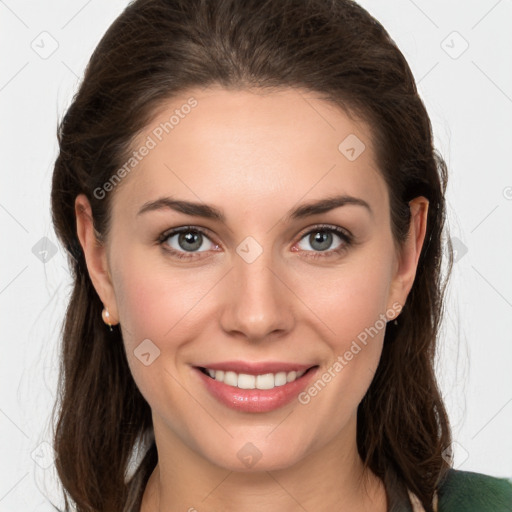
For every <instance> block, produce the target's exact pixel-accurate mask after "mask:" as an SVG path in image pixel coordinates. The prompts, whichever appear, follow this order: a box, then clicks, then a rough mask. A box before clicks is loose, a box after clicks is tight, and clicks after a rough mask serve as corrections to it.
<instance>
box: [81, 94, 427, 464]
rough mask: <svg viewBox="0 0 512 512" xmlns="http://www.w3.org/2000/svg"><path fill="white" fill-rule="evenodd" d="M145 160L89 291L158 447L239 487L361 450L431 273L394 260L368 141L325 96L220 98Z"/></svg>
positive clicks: (117, 201) (136, 166)
mask: <svg viewBox="0 0 512 512" xmlns="http://www.w3.org/2000/svg"><path fill="white" fill-rule="evenodd" d="M191 98H193V99H191ZM185 105H189V107H185ZM173 115H174V118H172V117H171V116H173ZM165 123H167V124H165ZM143 146H145V147H146V148H148V149H147V150H141V149H140V148H142V147H143ZM133 149H134V151H137V152H138V156H136V157H134V158H136V159H137V162H136V163H135V161H132V162H131V164H132V165H133V167H130V164H128V166H127V167H126V168H125V170H126V169H130V170H129V171H127V172H126V173H121V174H125V176H124V177H122V181H121V183H120V184H118V185H116V186H113V188H115V190H113V191H110V192H109V193H113V194H114V197H113V202H112V223H111V230H110V232H109V236H108V240H107V243H106V245H105V262H106V263H105V264H106V265H107V268H108V278H105V279H103V278H102V277H98V276H92V277H93V279H94V283H95V286H96V288H97V290H98V293H99V294H100V296H101V298H102V300H103V302H104V303H105V304H106V305H108V307H109V310H110V313H111V316H112V318H114V319H115V320H118V321H119V323H120V328H121V331H122V335H123V339H124V343H125V348H126V354H127V358H128V362H129V365H130V369H131V372H132V374H133V377H134V379H135V382H136V384H137V385H138V387H139V389H140V391H141V393H142V394H143V396H144V397H145V399H146V400H147V402H148V403H149V405H150V406H151V409H152V412H153V420H154V424H155V430H156V429H157V428H158V430H159V432H165V437H166V439H167V442H168V443H169V446H176V447H177V446H180V447H181V448H182V449H185V450H188V451H189V453H193V454H194V456H197V457H199V458H201V459H203V460H207V461H210V462H212V463H213V464H216V465H218V466H221V467H224V468H228V469H232V470H238V471H240V470H251V467H252V464H253V462H251V461H254V460H256V459H259V460H257V464H256V465H255V467H256V468H257V469H258V470H261V469H266V470H271V469H279V468H285V467H289V466H291V465H293V464H295V463H297V462H298V461H300V460H302V459H304V458H305V457H307V456H308V455H311V454H312V453H314V452H316V451H318V450H320V449H322V447H325V446H326V445H328V444H329V443H332V442H333V441H335V440H336V439H342V438H349V437H352V438H353V437H354V436H353V433H354V431H355V430H354V429H355V417H356V416H355V415H356V411H357V406H358V404H359V402H360V401H361V399H362V398H363V396H364V394H365V393H366V391H367V389H368V387H369V385H370V383H371V381H372V378H373V375H374V372H375V370H376V368H377V366H378V363H379V358H380V355H381V351H382V343H383V338H384V332H385V322H386V320H387V319H388V318H392V317H393V316H396V315H397V314H398V312H399V309H400V305H401V304H403V303H404V302H405V299H406V296H407V293H408V290H409V287H410V284H411V282H412V281H411V279H412V278H413V277H414V270H411V268H413V267H414V262H415V261H417V259H416V257H417V255H415V254H412V253H411V254H412V256H411V257H410V258H409V260H410V261H412V264H410V265H407V264H406V263H403V261H405V260H402V259H401V258H400V257H399V254H398V253H397V250H396V248H395V244H394V242H393V238H392V234H391V225H390V212H389V198H388V191H387V188H386V184H385V182H384V179H383V177H382V176H381V174H380V172H379V170H378V168H377V165H376V162H375V159H374V151H373V148H372V141H371V133H370V130H369V128H368V127H367V126H365V124H364V123H362V122H356V121H354V120H352V119H351V118H349V117H348V116H347V115H346V114H345V113H344V112H343V111H342V110H340V109H339V108H336V107H335V106H333V105H331V104H329V103H327V102H325V101H323V100H320V99H316V98H315V97H314V95H312V94H311V93H309V94H308V93H306V92H302V93H299V92H298V91H296V90H288V89H287V90H281V91H279V92H277V91H274V92H272V93H262V92H261V91H260V92H250V91H226V90H223V89H221V88H216V87H211V88H208V89H203V90H198V89H197V90H191V91H190V92H189V93H187V94H184V95H183V96H182V97H179V98H174V99H173V100H172V101H169V102H168V103H167V104H166V105H164V106H163V108H162V109H161V110H160V111H159V112H158V114H157V115H156V117H155V118H154V119H153V121H152V122H151V123H150V125H149V126H148V127H147V128H146V129H145V130H144V132H143V133H141V134H139V136H138V137H137V140H136V141H135V142H134V144H133ZM327 199H332V200H333V201H332V202H331V203H330V204H327V205H326V203H325V201H326V200H327ZM173 201H174V202H173ZM185 202H192V203H195V205H196V206H191V205H186V204H185ZM322 202H324V203H322ZM306 205H308V206H312V207H311V208H309V209H308V208H305V206H306ZM314 205H316V206H317V207H313V206H314ZM322 205H323V208H321V206H322ZM207 206H208V207H209V208H207ZM212 211H215V212H216V213H217V214H218V216H213V215H206V214H207V213H210V214H211V213H212ZM413 252H414V251H413ZM91 266H92V264H91ZM409 274H411V275H409ZM102 279H103V280H102ZM208 369H209V370H210V372H208ZM297 372H298V373H297ZM208 373H210V374H211V375H212V376H213V378H212V376H210V375H209V374H208ZM251 388H252V389H251Z"/></svg>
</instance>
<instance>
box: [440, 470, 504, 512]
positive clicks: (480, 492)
mask: <svg viewBox="0 0 512 512" xmlns="http://www.w3.org/2000/svg"><path fill="white" fill-rule="evenodd" d="M438 498H439V508H438V510H439V512H451V511H456V512H458V511H464V512H486V511H492V512H512V480H510V479H507V478H496V477H493V476H489V475H484V474H482V473H473V472H471V471H460V470H455V469H450V470H449V471H448V473H447V474H446V476H445V478H444V479H443V480H442V481H441V483H440V484H439V486H438Z"/></svg>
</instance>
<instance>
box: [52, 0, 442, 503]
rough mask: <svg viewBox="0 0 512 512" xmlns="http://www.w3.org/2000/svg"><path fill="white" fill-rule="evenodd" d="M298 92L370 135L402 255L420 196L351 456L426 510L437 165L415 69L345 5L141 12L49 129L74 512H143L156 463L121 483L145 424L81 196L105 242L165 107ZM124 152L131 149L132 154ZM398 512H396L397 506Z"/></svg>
mask: <svg viewBox="0 0 512 512" xmlns="http://www.w3.org/2000/svg"><path fill="white" fill-rule="evenodd" d="M210 85H221V86H223V87H225V88H226V89H243V88H254V87H257V88H290V87H293V88H300V89H301V90H309V91H313V92H314V93H315V94H316V95H319V96H321V97H322V98H324V99H326V100H327V101H330V102H332V103H333V104H335V105H338V106H340V107H341V108H343V109H344V111H345V112H347V113H349V114H350V115H352V114H353V115H356V116H358V117H359V118H361V119H363V120H365V121H366V122H367V124H368V125H369V126H370V127H371V130H372V138H373V146H374V149H375V152H376V158H377V164H378V166H379V169H380V171H381V172H382V175H383V176H384V178H385V180H386V183H387V185H388V190H389V195H390V207H391V211H390V214H391V220H392V229H393V236H394V239H395V242H396V243H397V244H398V245H399V244H401V243H403V242H404V240H405V238H406V235H407V231H408V227H409V222H410V212H409V208H408V201H410V200H411V199H413V198H414V197H417V196H419V195H423V196H424V197H426V198H427V199H428V200H429V202H430V206H429V209H428V219H427V232H426V238H425V243H424V245H423V248H422V252H421V255H420V260H419V264H418V269H417V274H416V278H415V281H414V284H413V287H412V290H411V292H410V294H409V297H408V299H407V302H406V304H405V306H404V308H403V310H402V312H401V315H400V317H399V319H398V324H397V325H395V324H394V323H393V322H390V323H389V324H388V328H387V329H386V334H385V339H384V348H383V353H382V357H381V361H380V365H379V367H378V369H377V372H376V374H375V376H374V379H373V382H372V383H371V385H370V387H369V389H368V392H367V393H366V395H365V397H364V398H363V400H362V402H361V403H360V405H359V408H358V424H357V425H358V430H357V444H358V449H359V453H360V455H361V457H362V459H363V461H364V463H365V465H366V466H367V467H369V468H371V470H372V471H373V472H374V473H375V474H377V475H378V476H379V477H380V478H382V479H383V481H384V483H385V485H386V490H387V493H388V498H389V503H390V505H391V506H390V509H391V510H395V509H397V510H398V508H397V507H403V504H404V503H408V500H407V497H406V496H407V495H406V489H410V490H411V491H413V492H414V493H415V494H416V495H417V496H418V497H419V499H420V500H421V502H422V504H423V506H424V507H425V509H426V510H427V512H428V511H431V510H432V505H431V503H432V498H433V494H434V491H435V489H436V486H438V484H439V482H440V481H441V480H442V478H443V476H444V475H445V474H446V472H447V470H448V468H449V464H448V462H446V461H445V460H444V457H443V451H444V450H446V449H448V448H449V447H450V444H451V435H450V428H449V422H448V418H447V414H446V411H445V407H444V404H443V401H442V398H441V395H440V391H439V388H438V385H437V382H436V377H435V374H434V357H435V354H436V341H437V337H438V329H439V324H440V320H441V315H442V310H443V297H444V290H445V286H446V279H447V277H446V276H448V275H449V270H450V269H451V263H452V256H451V247H450V245H449V242H448V241H447V242H446V245H447V248H448V250H447V251H446V252H445V255H447V257H448V264H447V265H446V269H447V271H446V273H444V272H442V271H441V264H442V258H443V246H444V245H445V242H443V227H444V221H445V200H444V193H445V189H446V179H447V174H446V165H445V163H444V161H443V159H442V158H441V156H440V155H439V154H438V153H437V151H436V150H435V149H434V147H433V137H432V128H431V124H430V120H429V117H428V114H427V112H426V109H425V107H424V104H423V102H422V101H421V99H420V97H419V95H418V92H417V89H416V86H415V82H414V78H413V75H412V73H411V70H410V68H409V66H408V64H407V62H406V60H405V58H404V56H403V55H402V53H401V52H400V51H399V50H398V48H397V46H396V45H395V43H394V42H393V40H392V39H391V38H390V36H389V35H388V33H387V32H386V31H385V29H384V28H383V27H382V25H381V24H380V23H379V22H378V21H376V20H375V19H374V18H373V17H372V16H370V14H369V13H368V12H367V11H365V10H364V9H363V8H361V7H360V6H359V5H357V4H356V3H354V2H353V1H351V0H244V1H240V0H136V1H134V2H132V3H130V4H129V5H128V6H127V7H126V9H125V10H124V11H123V12H122V13H121V15H120V16H119V17H118V18H117V19H116V20H115V21H114V23H113V24H112V25H111V27H110V28H109V29H108V31H107V32H106V34H105V35H104V37H103V38H102V40H101V41H100V43H99V44H98V46H97V48H96V50H95V51H94V53H93V55H92V57H91V59H90V61H89V63H88V66H87V69H86V71H85V76H84V78H83V81H82V83H81V86H80V88H79V90H78V92H77V94H76V95H75V97H74V98H73V101H72V104H71V106H70V107H69V109H68V110H67V112H66V113H65V115H64V117H63V119H62V120H61V122H60V125H59V128H58V141H59V145H60V152H59V155H58V158H57V160H56V163H55V169H54V174H53V184H52V196H51V199H52V213H53V221H54V225H55V229H56V232H57V235H58V237H59V239H60V241H61V242H62V244H63V245H64V246H65V248H66V250H67V252H68V254H69V256H70V258H69V261H70V266H71V269H72V274H73V279H74V287H73V291H72V294H71V297H70V301H69V306H68V309H67V313H66V318H65V323H64V327H63V333H62V342H63V344H62V359H61V379H60V381H59V383H60V384H59V395H58V396H59V399H58V401H57V403H56V406H55V409H54V414H55V415H56V418H55V420H56V421H55V438H54V448H55V452H56V468H57V471H58V474H59V477H60V479H61V481H62V484H63V487H64V491H65V492H64V496H65V503H66V507H68V506H69V501H68V500H70V501H71V502H72V503H74V505H75V506H76V508H77V510H78V511H112V510H130V509H132V507H133V510H137V508H136V507H137V506H140V497H141V493H142V492H143V490H144V487H145V484H146V480H147V478H148V475H149V474H150V473H151V471H152V469H153V468H154V467H155V464H156V462H157V454H156V447H155V444H154V442H152V443H150V446H149V449H148V451H147V454H146V456H145V457H144V458H143V459H142V462H141V463H140V464H139V466H138V467H137V469H136V471H135V473H134V475H133V476H131V478H128V477H127V471H128V466H129V462H130V460H131V457H132V454H133V450H134V447H135V446H136V444H137V441H138V440H139V439H140V438H141V436H142V435H143V434H144V433H147V432H148V431H149V432H150V431H151V428H152V424H151V411H150V407H149V405H148V404H147V402H146V401H145V400H144V398H143V397H142V395H141V394H140V392H139V390H138V388H137V386H136V384H135V382H134V380H133V378H132V376H131V373H130V370H129V367H128V363H127V359H126V355H125V352H124V347H123V340H122V337H121V333H120V330H119V329H118V328H117V327H116V328H114V332H110V331H109V330H108V328H106V326H105V325H104V323H103V321H102V317H101V311H102V307H103V305H102V303H101V301H100V299H99V297H98V295H97V293H96V291H95V289H94V288H93V286H92V283H91V280H90V278H89V275H88V272H87V267H86V264H85V259H84V255H83V252H82V250H81V247H80V244H79V241H78V238H77V233H76V218H75V213H74V201H75V198H76V196H77V195H78V194H81V193H84V194H85V195H86V196H87V197H88V199H89V201H90V203H91V207H92V212H93V218H94V226H95V228H96V230H97V232H98V233H99V234H100V236H101V237H102V238H103V237H105V236H107V234H108V230H109V225H110V224H109V221H110V217H109V212H110V205H111V200H112V197H113V195H114V194H115V190H114V191H112V192H109V193H107V194H106V196H105V197H104V198H103V197H101V198H99V197H97V194H94V191H95V190H96V189H97V188H98V187H102V185H103V184H104V183H105V182H106V181H107V180H108V179H109V178H110V177H112V176H113V175H114V174H115V172H116V171H117V170H118V169H119V167H120V166H121V165H122V164H123V162H125V161H126V159H127V155H128V154H129V153H130V144H131V143H132V142H133V140H134V137H135V136H136V135H137V134H138V133H139V132H140V130H141V129H142V128H144V127H145V126H146V125H147V123H148V122H149V121H150V120H151V119H152V116H153V115H154V113H155V111H156V110H157V109H158V108H159V107H161V105H162V104H164V103H165V102H166V101H167V100H169V99H171V98H173V97H174V96H175V95H177V94H180V93H183V92H184V91H186V90H188V89H189V88H192V87H207V86H210ZM131 150H133V148H132V149H131ZM400 510H403V508H401V509H400Z"/></svg>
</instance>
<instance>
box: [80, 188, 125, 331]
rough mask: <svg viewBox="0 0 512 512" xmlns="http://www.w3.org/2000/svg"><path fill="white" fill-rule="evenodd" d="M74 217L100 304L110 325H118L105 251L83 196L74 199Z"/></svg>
mask: <svg viewBox="0 0 512 512" xmlns="http://www.w3.org/2000/svg"><path fill="white" fill-rule="evenodd" d="M75 215H76V230H77V235H78V239H79V240H80V245H81V246H82V249H83V251H84V256H85V261H86V264H87V270H88V272H89V276H90V278H91V281H92V284H93V286H94V288H95V290H96V293H97V294H98V295H99V297H100V299H101V302H103V305H104V306H105V307H106V308H107V309H108V312H109V314H110V323H111V324H112V325H115V324H117V323H119V320H118V318H119V315H118V311H117V303H116V299H115V294H114V287H113V286H112V277H111V275H110V272H109V268H108V260H107V251H106V247H105V245H104V244H103V243H101V241H100V240H99V239H98V237H97V235H96V230H95V229H94V224H93V216H92V210H91V205H90V203H89V200H88V199H87V197H86V196H85V195H84V194H80V195H78V196H77V197H76V199H75Z"/></svg>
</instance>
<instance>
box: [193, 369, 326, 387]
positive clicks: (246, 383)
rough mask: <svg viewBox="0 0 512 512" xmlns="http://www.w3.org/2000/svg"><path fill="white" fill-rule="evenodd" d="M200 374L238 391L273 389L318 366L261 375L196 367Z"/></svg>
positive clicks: (293, 380) (296, 378)
mask: <svg viewBox="0 0 512 512" xmlns="http://www.w3.org/2000/svg"><path fill="white" fill-rule="evenodd" d="M197 368H198V369H199V370H200V371H201V372H202V373H204V374H205V375H207V376H208V377H209V378H211V379H213V380H216V381H217V382H222V383H224V384H226V385H227V386H231V387H234V388H238V389H260V390H267V389H274V388H277V387H281V386H284V385H285V384H289V383H291V382H295V381H296V380H298V379H300V378H301V377H303V376H304V375H306V374H307V373H308V372H309V371H311V370H314V369H315V368H318V365H315V366H312V367H310V368H308V369H306V370H300V371H289V372H285V371H281V372H276V373H263V374H258V375H250V374H248V373H237V372H234V371H224V370H214V369H211V368H203V367H197Z"/></svg>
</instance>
